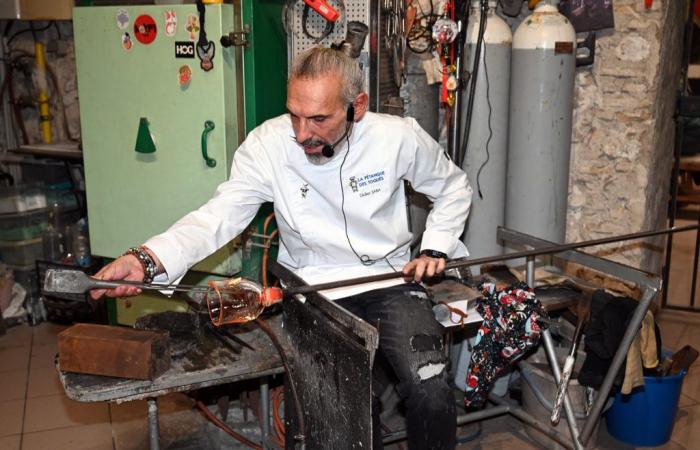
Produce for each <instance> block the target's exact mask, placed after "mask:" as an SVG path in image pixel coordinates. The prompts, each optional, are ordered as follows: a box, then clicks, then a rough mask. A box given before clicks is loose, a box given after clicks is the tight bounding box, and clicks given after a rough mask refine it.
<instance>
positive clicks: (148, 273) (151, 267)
mask: <svg viewBox="0 0 700 450" xmlns="http://www.w3.org/2000/svg"><path fill="white" fill-rule="evenodd" d="M125 255H134V256H135V257H136V259H138V260H139V262H140V263H141V267H143V282H144V283H150V282H152V281H153V279H154V278H155V277H156V275H158V266H157V265H156V262H155V261H153V258H151V255H149V254H148V252H147V251H146V250H145V249H144V248H143V247H132V248H130V249H129V250H127V251H126V252H124V255H122V256H125Z"/></svg>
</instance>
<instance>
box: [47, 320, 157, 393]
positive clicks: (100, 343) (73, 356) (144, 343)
mask: <svg viewBox="0 0 700 450" xmlns="http://www.w3.org/2000/svg"><path fill="white" fill-rule="evenodd" d="M169 341H170V338H169V335H168V332H167V331H150V330H136V329H133V328H125V327H115V326H108V325H95V324H88V323H79V324H76V325H73V326H72V327H70V328H68V329H66V330H64V331H62V332H61V333H59V335H58V355H59V363H60V367H61V370H63V371H66V372H79V373H88V374H93V375H106V376H111V377H122V378H136V379H140V380H152V379H154V378H156V377H158V376H159V375H160V374H162V373H163V372H165V371H167V370H168V369H169V368H170V345H169Z"/></svg>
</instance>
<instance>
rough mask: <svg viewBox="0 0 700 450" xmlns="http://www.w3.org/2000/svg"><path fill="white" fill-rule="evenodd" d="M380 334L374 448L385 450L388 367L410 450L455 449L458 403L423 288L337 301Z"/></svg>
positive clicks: (382, 291)
mask: <svg viewBox="0 0 700 450" xmlns="http://www.w3.org/2000/svg"><path fill="white" fill-rule="evenodd" d="M337 303H338V304H339V305H340V306H342V307H343V308H345V309H347V310H348V311H350V312H351V313H353V314H355V315H356V316H358V317H360V318H361V319H364V320H366V321H367V322H369V323H370V324H372V325H373V326H374V327H376V328H377V329H378V330H379V349H378V351H377V357H376V358H375V363H374V367H373V374H372V429H373V448H374V449H375V450H377V449H381V448H382V447H383V446H382V434H383V433H382V428H381V424H380V420H379V413H380V403H379V398H380V396H381V395H382V393H383V391H384V389H385V388H386V381H385V380H386V376H383V375H385V374H383V373H381V371H383V370H385V369H386V368H387V367H388V369H390V371H391V372H392V374H393V376H394V377H395V378H396V379H397V380H398V385H397V387H398V393H399V396H400V397H401V399H402V400H403V402H404V406H405V409H406V427H407V433H408V447H409V449H435V450H441V449H453V448H454V447H455V439H456V437H455V433H456V426H457V425H456V416H455V399H454V396H453V393H452V389H451V388H450V385H449V382H448V374H447V357H446V356H445V353H444V351H443V341H442V329H441V327H440V325H439V324H438V323H437V322H436V321H435V316H434V314H433V311H432V308H431V304H430V300H429V298H428V295H427V293H426V291H425V289H423V287H422V286H420V285H418V284H416V283H407V284H402V285H398V286H393V287H390V288H386V289H377V290H374V291H369V292H363V293H361V294H358V295H353V296H351V297H345V298H342V299H339V300H337Z"/></svg>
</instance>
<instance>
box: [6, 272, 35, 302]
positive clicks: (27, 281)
mask: <svg viewBox="0 0 700 450" xmlns="http://www.w3.org/2000/svg"><path fill="white" fill-rule="evenodd" d="M8 267H10V268H11V269H12V272H13V273H14V278H15V283H17V284H19V285H20V286H22V287H23V288H24V290H25V291H27V298H32V299H37V298H39V284H38V283H37V275H36V265H34V264H32V265H30V266H8Z"/></svg>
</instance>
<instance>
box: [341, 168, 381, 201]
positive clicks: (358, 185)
mask: <svg viewBox="0 0 700 450" xmlns="http://www.w3.org/2000/svg"><path fill="white" fill-rule="evenodd" d="M384 179H385V171H384V170H380V171H378V172H372V173H368V174H365V175H360V176H359V177H350V180H349V182H348V185H349V186H350V188H351V189H352V191H353V192H359V194H360V197H366V196H368V195H372V194H376V193H377V192H379V191H381V185H382V184H383V182H384Z"/></svg>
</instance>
